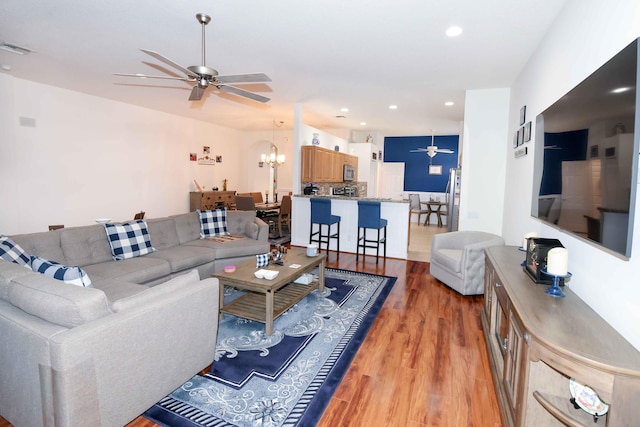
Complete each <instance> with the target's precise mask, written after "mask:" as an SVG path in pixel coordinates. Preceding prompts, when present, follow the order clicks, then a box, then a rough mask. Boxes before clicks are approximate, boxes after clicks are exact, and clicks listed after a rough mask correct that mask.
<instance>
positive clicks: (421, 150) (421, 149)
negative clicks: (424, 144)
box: [409, 148, 429, 153]
mask: <svg viewBox="0 0 640 427" xmlns="http://www.w3.org/2000/svg"><path fill="white" fill-rule="evenodd" d="M427 151H429V150H427V149H426V148H416V149H415V150H410V151H409V152H410V153H425V152H427Z"/></svg>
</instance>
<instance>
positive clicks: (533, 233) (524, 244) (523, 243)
mask: <svg viewBox="0 0 640 427" xmlns="http://www.w3.org/2000/svg"><path fill="white" fill-rule="evenodd" d="M533 237H538V233H537V232H536V231H532V232H530V233H527V234H525V235H524V238H523V239H522V247H523V248H524V249H527V241H528V240H529V239H531V238H533Z"/></svg>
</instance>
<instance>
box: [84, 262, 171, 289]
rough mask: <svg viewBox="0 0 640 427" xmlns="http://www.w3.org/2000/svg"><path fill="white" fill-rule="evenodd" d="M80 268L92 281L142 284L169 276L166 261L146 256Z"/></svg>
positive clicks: (169, 267)
mask: <svg viewBox="0 0 640 427" xmlns="http://www.w3.org/2000/svg"><path fill="white" fill-rule="evenodd" d="M82 268H83V269H84V271H86V272H87V274H88V275H89V276H91V277H92V278H93V280H98V279H118V280H124V281H126V282H133V283H142V284H144V283H147V282H152V281H154V280H157V279H160V278H162V277H165V276H169V275H170V274H171V266H170V265H169V263H168V262H167V261H165V260H163V259H159V258H151V257H148V256H142V257H136V258H129V259H125V260H121V261H113V260H112V261H107V262H101V263H99V264H91V265H85V266H83V267H82ZM167 278H168V277H167Z"/></svg>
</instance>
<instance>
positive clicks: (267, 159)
mask: <svg viewBox="0 0 640 427" xmlns="http://www.w3.org/2000/svg"><path fill="white" fill-rule="evenodd" d="M278 123H280V124H279V125H278V127H281V126H282V124H283V123H284V122H283V121H280V122H278ZM272 128H273V140H272V143H271V150H270V152H269V154H262V155H261V156H260V158H261V160H262V162H263V163H266V164H268V165H269V166H271V167H274V166H278V165H281V164H283V163H284V154H280V155H278V154H277V152H278V148H277V147H276V146H275V142H276V121H275V120H273V125H272Z"/></svg>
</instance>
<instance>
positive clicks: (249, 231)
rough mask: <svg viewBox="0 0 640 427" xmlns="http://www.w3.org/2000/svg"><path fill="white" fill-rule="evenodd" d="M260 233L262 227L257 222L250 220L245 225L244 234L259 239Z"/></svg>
mask: <svg viewBox="0 0 640 427" xmlns="http://www.w3.org/2000/svg"><path fill="white" fill-rule="evenodd" d="M259 234H260V227H259V226H258V224H256V223H255V222H248V223H247V224H246V225H245V226H244V235H245V236H247V237H248V238H250V239H253V240H258V235H259Z"/></svg>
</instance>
